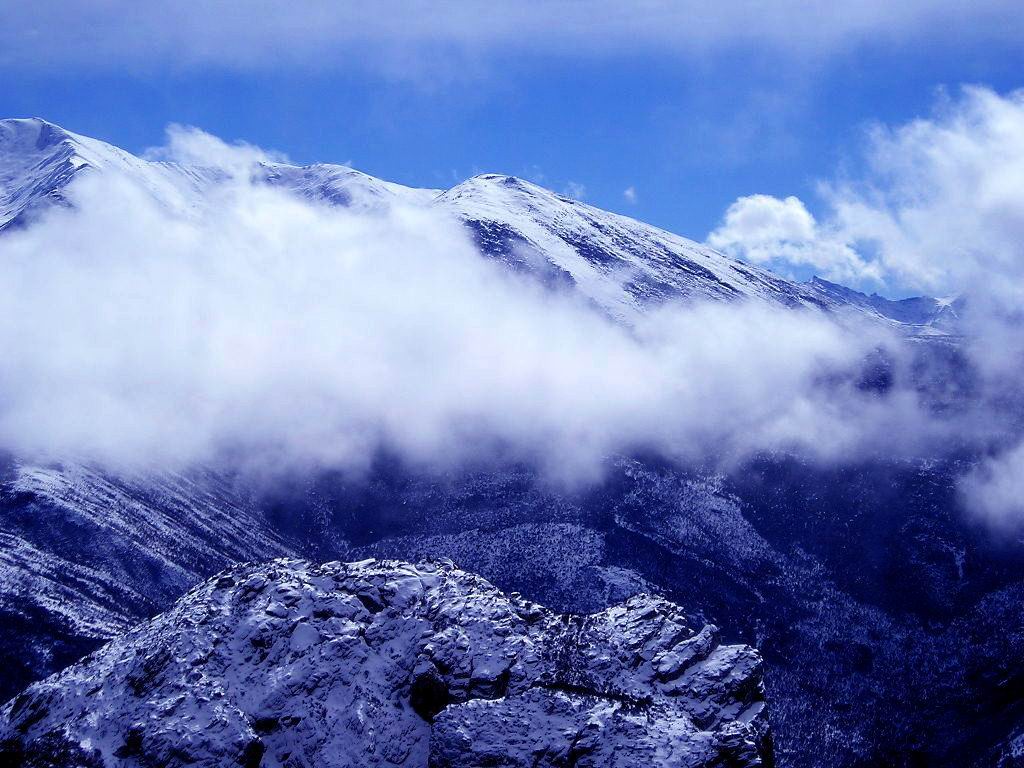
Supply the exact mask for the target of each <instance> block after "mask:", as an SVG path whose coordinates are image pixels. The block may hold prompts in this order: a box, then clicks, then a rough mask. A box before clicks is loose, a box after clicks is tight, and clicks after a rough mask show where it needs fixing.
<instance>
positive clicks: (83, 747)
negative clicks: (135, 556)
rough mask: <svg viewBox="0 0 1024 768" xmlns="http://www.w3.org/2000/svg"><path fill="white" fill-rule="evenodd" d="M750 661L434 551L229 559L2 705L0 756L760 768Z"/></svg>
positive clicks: (638, 608)
mask: <svg viewBox="0 0 1024 768" xmlns="http://www.w3.org/2000/svg"><path fill="white" fill-rule="evenodd" d="M767 729H768V725H767V720H766V716H765V710H764V699H763V688H762V684H761V659H760V657H759V656H758V654H757V653H756V652H755V651H753V650H752V649H751V648H749V647H747V646H742V645H720V644H719V642H718V633H717V630H716V629H715V627H713V626H705V627H704V628H703V629H702V630H700V631H699V632H694V631H693V630H692V629H690V628H689V626H688V625H687V622H686V620H685V619H684V617H683V616H682V614H681V613H680V611H679V609H678V608H677V607H676V606H674V605H673V604H671V603H669V602H667V601H665V600H663V599H661V598H656V597H648V596H643V595H640V596H636V597H633V598H631V599H630V600H629V601H627V602H626V603H625V604H623V605H619V606H615V607H612V608H609V609H607V610H605V611H603V612H601V613H598V614H594V615H592V616H559V615H556V614H553V613H551V612H550V611H547V610H545V609H544V608H542V607H540V606H539V605H536V604H534V603H530V602H528V601H526V600H524V599H522V598H521V597H519V596H518V595H515V594H513V595H509V596H506V595H504V594H502V593H501V592H499V591H498V590H497V589H496V588H494V587H493V586H491V585H490V584H489V583H488V582H486V581H484V580H483V579H482V578H480V577H478V576H474V575H471V574H468V573H466V572H464V571H460V570H458V569H456V568H455V567H454V566H452V565H451V564H450V563H448V562H433V563H430V562H428V563H421V564H419V565H410V564H407V563H401V562H394V561H390V562H389V561H375V560H369V561H364V562H360V563H352V564H343V563H328V564H326V565H322V566H314V565H309V564H307V563H304V562H302V561H296V560H278V561H274V562H271V563H269V564H266V565H261V566H255V567H254V566H245V565H241V566H236V567H234V568H232V569H231V570H229V571H227V572H225V573H223V574H222V575H221V576H220V577H219V578H214V579H211V580H210V581H208V582H207V583H206V584H203V585H201V586H200V587H197V588H196V589H194V590H193V591H192V592H190V593H189V594H188V595H186V596H185V597H183V598H182V599H181V600H180V601H178V603H177V604H176V605H175V606H174V607H173V608H172V609H171V610H170V611H168V612H167V613H165V614H163V615H161V616H158V617H157V618H155V619H153V620H152V621H150V622H147V623H146V624H143V625H141V626H140V627H138V628H136V629H134V630H132V631H131V632H129V633H128V634H126V635H124V636H123V637H121V638H119V639H117V640H115V641H113V642H112V643H111V644H110V645H108V646H106V647H105V648H103V649H101V650H100V651H98V652H96V653H95V654H92V655H91V656H89V657H87V658H86V659H84V660H83V661H82V662H81V663H79V664H77V665H75V666H73V667H71V668H69V669H68V670H66V671H65V672H63V673H61V674H59V675H56V676H54V677H52V678H50V679H48V680H45V681H43V682H40V683H37V684H35V685H33V686H31V687H30V688H28V689H27V690H26V691H25V692H24V693H22V694H20V695H18V696H17V697H15V698H14V699H13V700H12V701H11V702H10V703H9V704H8V705H7V706H6V707H4V709H3V710H2V711H0V761H4V760H6V762H5V763H4V764H8V763H10V762H14V763H18V762H19V761H21V762H24V763H27V764H31V765H58V764H60V765H76V766H83V768H84V767H86V766H88V767H89V768H98V767H99V766H124V767H127V766H152V765H159V766H178V765H196V766H209V768H214V767H215V766H225V765H243V766H265V768H272V767H273V766H313V765H324V766H326V765H336V766H350V765H363V766H376V765H399V766H410V767H411V766H423V767H424V768H425V767H426V766H427V765H430V766H432V768H445V767H448V766H450V767H451V768H455V767H456V766H468V765H474V766H484V765H503V766H509V767H510V768H513V767H515V766H522V767H523V768H526V766H533V767H537V766H573V765H575V766H595V767H596V766H601V767H604V766H619V767H620V768H630V767H632V766H636V767H637V768H639V767H640V766H651V765H673V766H684V767H685V766H709V767H710V766H722V765H731V766H737V767H738V768H739V767H744V766H757V765H763V764H765V763H766V762H767V761H768V760H769V759H770V758H769V752H770V747H769V746H768V744H769V742H768V735H767Z"/></svg>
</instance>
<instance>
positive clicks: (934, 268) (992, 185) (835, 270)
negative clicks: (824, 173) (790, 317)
mask: <svg viewBox="0 0 1024 768" xmlns="http://www.w3.org/2000/svg"><path fill="white" fill-rule="evenodd" d="M863 166H864V170H863V172H862V173H861V174H859V175H858V176H857V177H855V178H852V179H844V180H841V181H838V182H833V183H829V184H823V185H821V191H822V197H823V202H824V207H825V214H824V215H823V216H822V218H821V220H815V218H814V217H813V216H812V215H811V213H810V212H809V211H808V210H807V208H806V206H805V205H804V204H803V202H801V201H800V200H799V199H797V198H795V197H788V198H786V199H784V200H781V199H778V198H774V197H770V196H768V195H752V196H749V197H743V198H740V199H738V200H737V201H736V202H734V203H733V204H732V205H731V206H730V207H729V209H728V210H727V211H726V213H725V216H724V218H723V222H722V224H721V226H719V227H718V228H717V229H716V230H714V231H713V232H712V233H711V234H710V235H709V236H708V242H709V243H710V244H711V245H712V246H714V247H716V248H720V249H722V250H726V251H728V252H730V253H733V254H735V255H738V256H741V257H743V258H746V259H749V260H751V261H755V262H759V263H767V264H770V265H772V266H776V267H781V268H783V269H785V268H786V267H787V266H789V265H793V266H809V267H813V268H814V269H816V270H820V271H821V272H822V273H823V274H824V275H825V276H831V277H833V278H837V279H840V280H846V281H853V282H864V281H866V282H878V281H885V282H886V283H888V284H889V285H896V286H900V287H902V288H910V289H916V290H919V291H925V292H932V293H939V294H945V293H951V292H963V291H970V292H983V293H985V294H986V295H987V296H988V297H989V298H994V297H995V296H996V294H999V295H1000V297H1001V298H1002V300H1003V301H1004V303H1013V302H1019V300H1020V299H1021V298H1022V297H1024V196H1022V195H1021V194H1020V190H1021V189H1022V188H1024V91H1018V92H1014V93H1010V94H1008V95H1005V96H1002V95H999V94H997V93H995V92H993V91H991V90H989V89H985V88H978V87H972V88H965V89H964V90H963V92H962V93H961V94H960V96H959V98H957V99H950V98H944V99H943V100H942V101H941V102H940V104H939V106H938V108H937V109H936V111H935V114H934V115H933V116H932V117H930V118H928V119H919V120H914V121H912V122H910V123H908V124H906V125H902V126H899V127H896V128H885V127H882V126H876V127H874V128H873V129H872V130H871V131H870V133H869V136H868V142H867V145H866V148H865V152H864V164H863Z"/></svg>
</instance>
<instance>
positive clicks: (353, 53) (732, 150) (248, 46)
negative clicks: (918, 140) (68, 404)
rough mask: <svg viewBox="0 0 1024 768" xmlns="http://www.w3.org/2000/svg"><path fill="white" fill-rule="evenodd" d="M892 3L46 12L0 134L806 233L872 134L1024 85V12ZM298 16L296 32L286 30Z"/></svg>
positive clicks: (116, 6) (8, 60)
mask: <svg viewBox="0 0 1024 768" xmlns="http://www.w3.org/2000/svg"><path fill="white" fill-rule="evenodd" d="M269 5H273V4H272V3H271V4H269ZM907 5H908V8H910V10H906V11H902V12H892V11H889V10H888V9H887V8H886V5H885V4H877V6H876V5H875V4H873V3H871V2H867V3H859V4H857V9H858V10H857V11H856V12H855V11H853V10H851V9H852V8H854V6H852V5H850V6H849V7H846V6H847V4H844V3H841V2H840V3H836V4H835V5H834V7H833V8H832V10H830V11H828V12H823V11H821V10H817V9H815V6H814V5H813V4H807V3H800V2H795V1H787V2H781V3H778V4H777V8H778V10H771V9H769V10H765V7H764V6H762V5H751V4H749V3H747V4H745V3H742V2H737V3H725V4H724V5H723V8H725V9H726V10H723V11H711V12H705V16H707V18H705V16H702V15H701V14H702V11H701V7H700V6H699V5H693V4H687V3H682V4H675V6H678V7H679V8H683V7H684V6H688V9H686V10H687V13H685V14H683V15H681V16H680V15H676V14H675V11H674V10H671V9H672V8H673V7H675V6H673V5H672V4H669V5H663V4H660V3H657V2H652V3H648V4H647V6H645V7H646V8H648V9H653V10H649V12H647V15H646V17H644V13H645V11H642V10H638V11H637V12H636V16H638V17H642V18H634V17H633V16H631V17H630V18H629V21H628V25H632V26H628V28H627V29H626V30H625V32H626V34H620V32H621V31H622V24H621V23H618V24H613V23H612V22H615V21H616V20H615V19H612V20H611V21H609V22H608V23H607V24H605V23H604V22H602V21H601V20H600V19H601V16H602V14H604V15H605V16H607V15H608V14H609V13H611V11H608V10H607V9H608V8H610V7H613V6H609V5H608V4H605V3H601V2H598V3H595V4H579V3H572V2H550V3H539V4H538V3H526V4H525V6H524V7H526V8H527V10H525V11H523V12H521V13H520V12H519V11H515V10H512V9H513V8H514V6H512V5H511V4H507V5H506V4H497V6H493V7H495V8H499V9H501V10H498V11H495V13H494V16H496V17H497V18H495V19H492V20H490V21H487V20H484V19H482V18H479V19H478V17H479V16H480V13H479V9H480V8H481V7H482V6H474V4H473V3H465V2H453V3H450V4H448V5H447V6H446V7H447V8H448V10H447V11H445V12H442V13H431V12H430V9H429V8H427V9H426V11H424V8H426V6H424V5H423V4H420V3H416V2H414V1H410V2H395V3H384V4H381V5H380V6H379V8H381V9H383V10H380V11H370V12H360V13H356V12H355V11H352V10H351V7H350V6H345V4H340V5H339V4H323V3H318V2H315V0H306V2H302V3H297V4H290V7H291V8H293V10H292V11H290V12H289V13H290V14H292V15H290V16H287V17H280V18H278V17H274V16H273V15H272V14H270V16H269V17H268V18H263V17H262V16H261V15H260V13H259V12H257V10H255V8H256V6H262V7H264V10H265V9H266V7H268V3H266V2H261V3H253V4H252V6H253V7H254V10H253V14H252V18H249V17H245V18H240V17H235V16H227V17H226V16H225V13H226V12H218V11H216V10H212V11H210V10H207V11H197V13H196V15H197V16H199V17H201V18H199V19H192V20H186V19H182V18H180V12H176V11H175V10H174V6H173V5H172V4H165V3H161V2H154V3H152V4H151V6H147V10H144V11H135V12H133V11H131V10H130V6H129V4H125V3H120V2H111V3H107V4H105V5H104V8H105V9H106V10H105V11H102V12H100V11H94V10H92V9H91V8H90V5H89V4H84V3H77V2H73V1H70V0H69V1H68V2H64V3H49V2H41V3H40V4H38V5H37V6H34V9H35V10H33V12H32V13H31V15H29V14H27V13H19V12H18V11H15V12H14V18H13V21H12V22H11V23H10V24H9V25H8V27H7V29H6V31H5V32H3V33H0V46H2V47H0V51H4V52H0V67H2V69H3V70H4V71H5V76H4V78H3V79H4V85H3V88H2V89H0V114H2V115H4V116H40V117H45V118H47V119H49V120H52V121H54V122H57V123H60V124H62V125H64V126H65V127H67V128H69V129H71V130H74V131H77V132H79V133H84V134H87V135H90V136H95V137H97V138H101V139H105V140H107V141H110V142H112V143H115V144H118V145H120V146H123V147H125V148H126V149H129V150H131V151H139V150H142V149H144V148H146V147H148V146H153V145H157V144H160V143H161V142H162V140H163V131H164V128H165V126H166V125H167V124H169V123H172V122H176V123H184V124H191V125H195V126H198V127H201V128H203V129H204V130H207V131H209V132H211V133H214V134H216V135H218V136H221V137H222V138H225V139H228V140H235V139H243V140H246V141H248V142H251V143H254V144H257V145H260V146H263V147H266V148H270V149H276V150H280V151H282V152H284V153H286V154H287V155H288V156H289V157H290V158H291V159H292V160H294V161H297V162H300V163H307V162H314V161H324V162H350V163H351V164H352V165H353V166H355V167H357V168H359V169H361V170H364V171H366V172H368V173H371V174H374V175H377V176H381V177H383V178H387V179H390V180H395V181H400V182H403V183H406V184H411V185H417V186H439V187H445V186H450V185H451V184H453V183H456V182H457V181H459V180H461V179H463V178H465V177H468V176H470V175H473V174H475V173H481V172H494V171H496V172H503V173H510V174H516V175H520V176H524V177H526V178H531V179H533V180H536V181H538V182H539V183H541V184H543V185H545V186H548V187H551V188H553V189H556V190H558V191H567V190H570V189H572V190H574V191H575V192H576V194H579V195H581V196H583V197H584V199H586V201H587V202H591V203H593V204H595V205H598V206H601V207H603V208H608V209H611V210H616V211H620V212H624V213H628V214H630V215H633V216H636V217H637V218H640V219H643V220H646V221H649V222H651V223H654V224H656V225H658V226H661V227H665V228H667V229H670V230H672V231H675V232H678V233H680V234H684V235H686V236H689V237H693V238H695V239H703V238H704V237H705V236H706V235H707V234H708V233H709V232H710V231H711V230H713V229H714V228H715V227H716V226H717V225H718V224H719V222H720V221H721V219H722V216H723V213H724V211H725V210H726V208H727V207H728V206H729V205H730V203H732V202H733V201H734V200H736V199H737V198H739V197H742V196H744V195H751V194H754V193H764V194H768V195H774V196H777V197H786V196H789V195H795V196H797V197H799V198H800V199H801V200H803V201H805V202H806V204H807V207H808V208H809V209H810V210H811V211H812V212H815V211H816V210H817V205H818V200H817V192H816V186H817V184H818V182H819V180H821V179H834V178H837V177H841V176H842V175H843V174H844V173H852V174H853V175H857V173H858V172H859V164H861V163H862V162H863V160H862V158H861V156H860V152H861V148H862V145H863V143H864V134H865V130H866V128H867V127H868V126H870V125H871V124H873V123H877V122H881V123H884V124H887V125H899V124H902V123H905V122H906V121H908V120H910V119H912V118H915V117H918V116H927V115H928V114H930V112H931V111H932V110H933V107H934V105H935V103H936V101H937V99H940V98H941V97H940V96H939V95H938V93H939V89H940V88H942V87H946V88H947V89H950V90H952V91H955V90H956V89H957V88H958V87H959V86H960V85H961V84H965V83H967V84H982V85H986V86H988V87H991V88H992V89H994V90H995V91H996V92H999V93H1007V92H1010V91H1012V90H1014V89H1016V88H1020V87H1021V86H1024V77H1022V75H1021V73H1022V72H1024V45H1022V44H1021V43H1022V42H1024V38H1022V37H1021V32H1024V23H1022V18H1021V17H1022V16H1024V12H1021V11H1018V10H1015V8H1014V6H1013V5H1012V4H1007V3H1001V2H990V3H980V4H978V6H977V10H971V9H968V10H964V8H963V7H961V6H960V5H955V4H948V3H943V2H935V3H912V2H911V3H908V4H907ZM208 7H209V8H222V9H223V8H225V7H227V6H218V5H217V4H210V6H208ZM332 8H340V9H342V10H338V11H335V10H331V9H332ZM666 8H668V9H669V10H666ZM864 9H866V10H864ZM893 13H897V14H899V15H898V17H897V16H895V15H892V14H893ZM204 14H205V16H204ZM303 14H305V16H306V17H307V18H309V19H312V21H310V23H309V26H305V25H304V24H301V23H300V24H296V25H295V26H294V28H293V27H291V26H286V24H285V22H289V21H290V20H292V19H295V18H299V17H301V16H302V15H303ZM346 14H347V15H346ZM708 14H710V15H708ZM714 14H718V15H719V16H721V18H718V17H717V16H716V17H715V18H711V17H710V16H711V15H714ZM730 14H731V15H730ZM857 14H860V15H857ZM588 15H592V16H593V19H594V21H593V24H592V25H590V26H588V24H587V23H586V20H587V18H588ZM263 16H267V14H263ZM48 17H54V18H56V17H60V18H61V19H62V24H61V25H60V29H62V30H65V31H62V32H56V33H53V35H51V33H50V31H49V30H50V27H49V24H50V22H52V21H53V19H52V18H48ZM391 17H397V20H392V19H391ZM581 17H582V19H583V21H582V22H580V23H576V24H575V25H573V24H570V23H569V21H568V20H577V21H578V20H579V19H580V18H581ZM261 18H263V20H262V21H261V20H260V19H261ZM694 19H696V21H694ZM670 24H674V25H677V27H679V29H681V30H682V31H669V32H664V33H662V31H661V29H660V27H661V26H665V27H666V29H667V28H668V27H669V25H670ZM687 24H688V25H689V26H686V25H687ZM744 24H748V25H749V29H742V28H741V27H742V26H743V25H744ZM332 25H333V26H332ZM680 25H682V26H680ZM738 27H739V28H741V29H739V31H737V28H738ZM759 27H760V28H763V30H764V31H763V33H762V32H761V31H759ZM410 30H411V31H410ZM61 35H65V36H66V37H61ZM521 35H523V36H529V39H524V38H522V37H521ZM629 188H632V189H633V190H634V191H635V196H633V198H634V199H628V196H626V195H624V192H625V190H627V189H629ZM796 271H797V272H799V273H801V274H803V273H806V271H807V270H806V269H805V268H804V267H800V268H799V269H797V270H796ZM896 292H899V290H898V289H897V290H896Z"/></svg>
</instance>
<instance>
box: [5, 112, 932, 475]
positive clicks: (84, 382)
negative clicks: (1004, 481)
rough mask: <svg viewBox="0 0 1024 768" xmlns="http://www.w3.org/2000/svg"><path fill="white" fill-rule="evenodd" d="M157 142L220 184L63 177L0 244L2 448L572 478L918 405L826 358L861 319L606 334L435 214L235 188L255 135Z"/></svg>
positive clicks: (833, 451) (822, 431)
mask: <svg viewBox="0 0 1024 768" xmlns="http://www.w3.org/2000/svg"><path fill="white" fill-rule="evenodd" d="M182 138H184V143H183V142H182ZM197 148H198V149H197ZM165 151H166V152H167V153H168V154H169V155H170V156H171V157H179V158H181V157H184V156H194V155H195V153H196V152H197V151H198V153H199V156H200V157H201V158H202V159H203V163H204V164H205V165H215V166H216V167H219V168H222V169H223V170H224V171H225V172H226V174H227V176H226V178H225V181H224V182H223V183H222V184H220V185H218V186H217V187H215V189H214V190H213V191H212V192H211V193H209V195H208V197H207V198H206V199H205V202H204V203H203V205H201V206H200V207H199V208H198V209H190V210H189V211H187V212H186V213H184V214H179V213H175V212H174V211H175V209H173V208H167V207H165V206H161V205H159V204H157V203H155V202H154V201H153V199H152V197H151V196H150V195H149V194H148V193H147V192H145V191H144V190H140V189H139V188H137V187H136V186H135V185H134V184H132V183H129V182H128V181H126V180H124V179H120V178H118V177H117V176H115V175H113V174H111V173H107V174H98V173H97V174H91V175H89V174H85V175H83V176H82V177H81V178H80V179H79V181H77V182H76V183H75V184H74V185H72V188H71V190H70V194H71V195H72V197H73V199H74V202H75V204H76V208H75V209H57V210H53V211H52V212H51V213H50V214H49V215H48V216H47V217H45V218H43V219H42V220H40V221H39V222H37V223H35V224H33V226H31V227H29V228H27V229H25V230H22V231H18V232H13V233H8V234H5V236H4V237H3V238H0V261H2V262H3V264H4V280H3V281H2V282H0V304H2V305H3V306H4V312H3V313H0V346H2V348H3V349H4V357H5V365H4V367H3V370H2V371H0V447H2V448H4V449H8V450H11V451H13V452H15V453H16V454H21V455H26V454H31V455H35V454H42V455H50V456H60V457H68V456H77V457H84V458H88V459H90V460H94V461H101V462H104V463H108V464H115V465H116V464H124V463H130V464H137V463H140V462H142V463H148V462H159V463H160V464H161V465H162V466H165V467H167V466H173V465H176V464H188V463H192V462H204V463H209V462H217V461H224V460H228V459H230V460H233V461H239V460H244V461H246V462H252V461H258V462H259V466H260V468H261V469H266V468H267V467H287V466H293V465H296V464H298V465H302V466H309V465H313V466H317V465H327V466H332V467H340V468H343V469H359V468H360V467H362V466H364V465H365V464H366V462H368V461H369V460H370V459H371V458H372V456H373V455H374V452H375V451H376V450H377V449H379V448H388V449H390V450H392V451H395V452H397V453H398V454H399V455H401V456H402V457H404V458H405V459H407V460H409V461H412V462H417V463H422V464H424V465H426V466H431V465H436V464H444V465H446V464H449V463H458V462H460V461H462V460H473V461H480V460H483V459H485V458H486V457H487V456H490V455H493V454H500V455H501V456H503V457H505V458H508V457H513V458H519V459H523V460H536V461H538V462H539V463H540V464H542V465H543V466H545V467H547V468H548V469H549V471H551V472H552V473H554V474H557V475H558V476H561V477H564V478H573V479H579V478H581V477H588V476H590V475H591V474H592V473H593V472H595V471H596V470H597V468H598V467H599V466H600V463H601V460H602V457H604V456H607V455H609V454H612V453H615V452H620V451H629V450H632V449H636V448H642V449H649V450H653V451H658V452H660V453H663V454H665V455H667V456H672V457H679V458H694V459H697V458H700V459H703V458H706V457H708V456H713V457H718V458H720V459H723V458H735V457H738V456H742V455H744V454H745V453H746V452H748V451H751V450H760V449H769V450H774V449H783V450H790V449H792V450H800V451H802V452H806V453H807V454H808V455H810V456H814V457H830V458H834V457H837V456H848V455H856V454H857V453H858V452H859V451H860V450H861V449H862V448H864V447H865V446H869V445H872V444H878V443H879V442H882V441H884V443H885V444H886V446H887V448H890V449H892V450H898V447H897V446H893V445H892V443H891V439H890V437H889V435H890V432H891V431H892V425H893V424H897V423H907V424H911V423H916V422H917V421H918V420H919V419H920V418H921V417H920V414H918V412H917V410H916V405H915V404H914V400H913V398H912V397H910V396H908V394H907V393H893V395H892V396H887V397H878V396H874V395H870V394H867V393H863V392H861V391H859V390H858V389H857V388H856V387H855V386H853V384H852V383H850V380H849V379H847V378H844V377H839V378H837V377H836V376H834V375H832V374H834V373H837V372H840V371H846V370H848V369H851V368H856V367H857V366H858V365H859V362H860V360H861V359H862V357H863V356H864V354H865V353H866V352H867V351H868V350H869V349H873V348H875V346H876V345H878V344H886V343H888V342H887V341H886V339H885V338H884V337H880V336H878V335H876V334H873V333H864V334H860V335H857V334H851V333H848V332H846V331H844V330H841V329H840V328H839V327H837V326H835V325H834V324H832V323H831V322H829V321H828V320H826V319H825V318H823V317H820V316H816V315H813V314H810V313H794V312H789V311H785V310H781V309H771V308H769V307H765V306H760V305H757V304H749V305H721V304H714V305H709V306H702V305H697V306H690V307H672V306H670V307H666V308H665V309H664V310H662V311H659V312H652V313H651V314H650V315H649V316H647V317H646V318H645V319H642V320H641V321H639V322H638V324H637V326H636V327H634V328H631V329H626V328H623V327H621V326H619V325H617V324H615V323H614V322H612V321H610V320H608V319H607V318H605V317H604V316H603V315H602V314H600V313H599V312H597V311H596V310H594V309H592V308H591V307H589V306H587V305H585V304H583V303H582V302H580V301H578V300H577V298H575V297H574V296H573V295H565V294H560V293H551V292H549V291H547V290H545V289H543V288H541V287H539V286H537V285H535V284H533V283H532V282H526V281H524V280H523V279H521V278H517V277H515V276H514V275H510V274H509V273H507V272H506V271H504V270H503V269H502V268H501V267H500V266H498V265H496V264H495V263H493V262H490V261H488V260H485V259H481V258H480V257H479V256H478V254H477V253H476V251H475V249H474V248H473V246H472V244H471V243H470V241H469V240H468V238H467V236H466V233H465V232H464V230H463V228H462V227H461V225H459V224H458V223H457V222H454V221H448V220H446V219H442V218H439V217H438V214H437V213H436V212H434V210H433V209H423V208H417V207H401V206H396V207H393V208H390V209H387V210H383V211H381V210H376V211H372V212H366V211H363V212H360V211H357V210H352V209H344V208H329V207H325V206H321V205H317V204H313V203H310V202H307V201H303V200H300V199H297V198H295V197H291V196H289V195H287V194H286V193H284V192H281V191H277V190H274V189H271V188H268V187H265V186H261V185H258V184H252V183H250V181H249V174H247V173H245V170H246V164H247V163H249V162H250V161H251V159H252V158H253V157H254V156H255V155H254V154H253V153H254V150H253V148H251V147H246V146H240V147H230V146H228V145H226V144H224V143H223V142H219V141H216V140H214V139H212V138H211V137H204V136H201V135H199V134H197V133H195V132H194V131H185V132H181V131H179V132H178V133H177V134H176V138H172V142H171V146H170V147H168V148H167V149H166V150H165ZM182 153H183V154H182ZM232 174H233V175H232ZM709 329H714V333H710V332H709ZM920 432H921V430H920V429H914V428H910V427H909V426H908V428H906V429H902V430H900V434H901V435H904V436H906V437H907V439H908V440H912V439H916V438H917V436H918V435H919V434H920Z"/></svg>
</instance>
